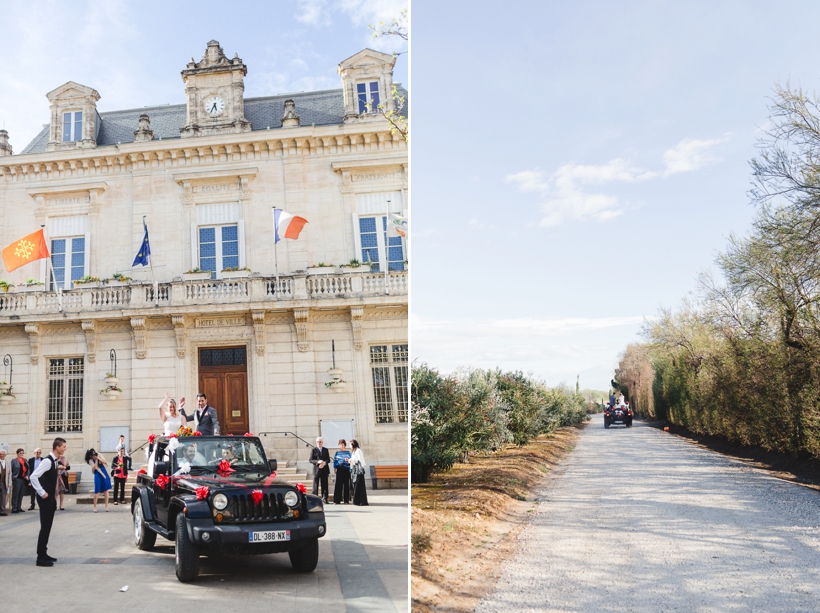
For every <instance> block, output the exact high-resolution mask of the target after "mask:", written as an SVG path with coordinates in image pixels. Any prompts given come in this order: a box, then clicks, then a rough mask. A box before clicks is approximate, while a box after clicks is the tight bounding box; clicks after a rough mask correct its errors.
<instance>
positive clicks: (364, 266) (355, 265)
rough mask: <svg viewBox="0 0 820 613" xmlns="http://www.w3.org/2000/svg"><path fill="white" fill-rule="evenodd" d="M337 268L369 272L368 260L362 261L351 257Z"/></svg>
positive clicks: (346, 270) (344, 270) (347, 270)
mask: <svg viewBox="0 0 820 613" xmlns="http://www.w3.org/2000/svg"><path fill="white" fill-rule="evenodd" d="M339 268H340V269H341V270H342V272H370V262H367V263H362V262H360V261H359V260H357V259H356V258H353V259H352V260H350V261H349V262H348V263H347V264H341V265H339Z"/></svg>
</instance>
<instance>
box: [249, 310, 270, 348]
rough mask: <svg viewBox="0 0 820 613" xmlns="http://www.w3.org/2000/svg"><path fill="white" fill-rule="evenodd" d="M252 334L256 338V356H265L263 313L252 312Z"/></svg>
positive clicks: (265, 339) (265, 338)
mask: <svg viewBox="0 0 820 613" xmlns="http://www.w3.org/2000/svg"><path fill="white" fill-rule="evenodd" d="M251 315H252V316H253V333H254V335H255V336H256V355H265V345H266V344H267V335H266V334H265V311H253V312H252V313H251Z"/></svg>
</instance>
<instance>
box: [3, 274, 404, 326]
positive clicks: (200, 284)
mask: <svg viewBox="0 0 820 613" xmlns="http://www.w3.org/2000/svg"><path fill="white" fill-rule="evenodd" d="M407 281H408V273H407V272H406V271H400V272H391V273H389V274H388V275H387V278H386V282H385V275H384V273H378V272H371V273H347V274H328V275H317V276H305V275H293V276H280V277H279V283H278V286H277V281H276V279H275V278H271V277H248V278H242V279H209V280H204V281H175V282H173V283H160V284H158V285H157V286H156V287H155V286H154V285H152V284H141V285H137V284H135V285H122V286H105V285H103V286H102V287H88V288H77V289H73V290H69V291H64V292H62V293H61V294H59V295H58V294H57V293H55V292H53V291H52V292H49V291H45V289H42V290H39V291H38V290H34V291H32V290H31V289H30V288H29V289H27V291H19V289H20V288H13V289H12V290H11V291H9V292H0V318H2V317H9V316H18V317H26V316H33V315H53V314H55V313H57V312H60V311H62V312H63V313H79V312H89V311H90V312H97V311H111V310H124V309H140V308H146V307H151V306H153V305H155V304H156V305H159V306H163V307H177V306H197V305H211V306H213V305H223V304H225V305H228V304H237V303H244V304H247V303H261V302H270V301H295V300H321V299H323V298H354V299H359V298H364V297H368V296H384V295H386V294H389V295H396V296H398V295H406V294H407V285H408V283H407ZM41 287H43V288H44V287H45V286H41ZM385 287H386V288H387V289H385ZM15 319H16V318H15Z"/></svg>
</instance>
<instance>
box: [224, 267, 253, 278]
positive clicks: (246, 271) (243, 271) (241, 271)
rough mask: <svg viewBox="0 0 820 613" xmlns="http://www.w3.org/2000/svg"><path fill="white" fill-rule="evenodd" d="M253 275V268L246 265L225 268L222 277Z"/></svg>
mask: <svg viewBox="0 0 820 613" xmlns="http://www.w3.org/2000/svg"><path fill="white" fill-rule="evenodd" d="M250 275H251V269H250V268H248V267H247V266H245V267H244V268H239V266H234V267H233V268H223V269H222V278H223V279H245V278H247V277H249V276H250Z"/></svg>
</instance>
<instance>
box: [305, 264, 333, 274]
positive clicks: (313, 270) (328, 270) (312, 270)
mask: <svg viewBox="0 0 820 613" xmlns="http://www.w3.org/2000/svg"><path fill="white" fill-rule="evenodd" d="M307 274H309V275H335V274H336V267H335V266H309V267H308V269H307Z"/></svg>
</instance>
